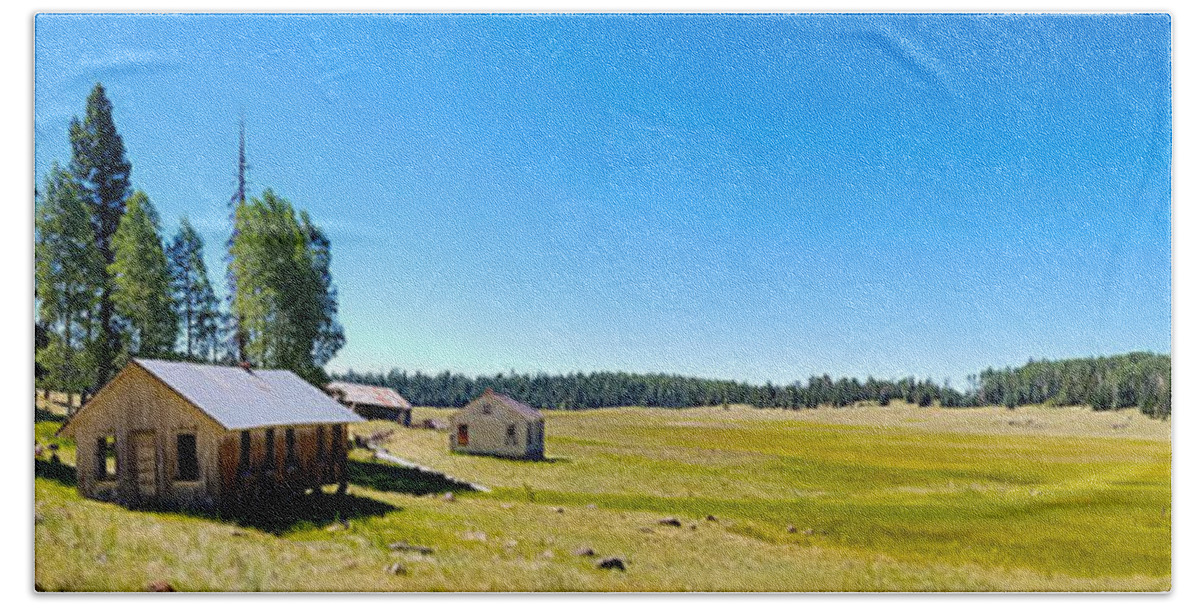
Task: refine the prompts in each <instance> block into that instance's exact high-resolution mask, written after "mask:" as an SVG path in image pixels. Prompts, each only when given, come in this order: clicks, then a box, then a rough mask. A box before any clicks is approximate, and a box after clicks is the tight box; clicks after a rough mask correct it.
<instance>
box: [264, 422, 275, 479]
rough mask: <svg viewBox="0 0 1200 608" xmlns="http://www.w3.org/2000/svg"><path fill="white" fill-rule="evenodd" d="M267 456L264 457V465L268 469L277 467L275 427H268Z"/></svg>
mask: <svg viewBox="0 0 1200 608" xmlns="http://www.w3.org/2000/svg"><path fill="white" fill-rule="evenodd" d="M266 438H267V457H266V458H264V459H263V466H264V467H266V468H267V469H274V468H275V429H267V432H266Z"/></svg>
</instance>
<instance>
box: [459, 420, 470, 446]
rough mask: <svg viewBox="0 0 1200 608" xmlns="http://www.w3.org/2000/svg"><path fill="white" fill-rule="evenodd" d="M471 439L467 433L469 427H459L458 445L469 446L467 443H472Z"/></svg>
mask: <svg viewBox="0 0 1200 608" xmlns="http://www.w3.org/2000/svg"><path fill="white" fill-rule="evenodd" d="M470 439H471V437H470V435H469V434H468V433H467V425H465V424H460V425H458V445H467V443H468V442H469V441H470Z"/></svg>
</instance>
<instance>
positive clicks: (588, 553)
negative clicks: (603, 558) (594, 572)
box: [575, 547, 596, 557]
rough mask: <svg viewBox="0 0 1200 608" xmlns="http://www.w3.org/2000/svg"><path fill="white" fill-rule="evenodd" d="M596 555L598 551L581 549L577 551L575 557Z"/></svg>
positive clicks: (586, 548)
mask: <svg viewBox="0 0 1200 608" xmlns="http://www.w3.org/2000/svg"><path fill="white" fill-rule="evenodd" d="M595 554H596V551H595V550H594V549H592V548H591V547H580V548H578V549H576V550H575V555H578V556H579V557H591V556H593V555H595Z"/></svg>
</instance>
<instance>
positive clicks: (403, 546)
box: [388, 541, 433, 555]
mask: <svg viewBox="0 0 1200 608" xmlns="http://www.w3.org/2000/svg"><path fill="white" fill-rule="evenodd" d="M388 549H391V550H392V551H412V552H415V553H420V554H421V555H429V554H430V553H433V547H423V546H421V545H410V544H408V543H406V542H404V541H400V542H398V543H391V544H390V545H388Z"/></svg>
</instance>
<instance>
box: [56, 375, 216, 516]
mask: <svg viewBox="0 0 1200 608" xmlns="http://www.w3.org/2000/svg"><path fill="white" fill-rule="evenodd" d="M71 425H72V435H73V437H74V439H75V444H76V446H77V450H76V457H75V461H76V480H77V484H78V487H79V492H80V493H81V494H83V495H84V496H89V497H92V498H99V499H103V500H116V501H119V502H123V503H127V504H139V503H149V502H154V503H162V504H168V505H178V506H197V507H209V506H214V505H215V501H214V500H213V498H214V497H215V496H217V495H218V494H219V493H220V488H221V475H220V469H219V466H218V458H217V453H218V449H219V446H220V441H221V437H222V436H223V435H224V432H225V431H224V429H223V428H221V426H220V425H218V424H217V423H216V422H214V421H213V420H212V419H211V418H209V417H208V416H206V415H204V413H203V412H201V411H200V410H198V409H196V408H195V407H193V406H192V405H191V404H190V403H188V402H187V401H185V400H184V399H183V398H182V397H180V396H179V395H178V394H176V393H175V392H174V391H172V390H171V389H170V388H168V387H167V386H166V385H164V384H162V383H161V382H159V381H158V380H157V379H156V378H154V377H153V376H152V375H150V373H149V372H147V371H146V370H144V369H142V368H141V367H138V366H136V365H129V366H126V367H125V369H123V370H122V371H121V373H120V374H118V375H117V377H116V378H114V379H113V381H112V382H111V383H109V384H108V385H107V386H106V387H105V389H104V390H103V391H101V392H100V393H99V394H97V395H96V396H95V398H93V399H92V401H90V402H89V403H88V405H87V407H85V408H83V409H82V410H80V411H79V413H78V414H76V417H75V419H73V420H72V422H71ZM180 433H189V434H193V435H195V436H196V458H197V465H198V468H199V479H197V480H195V481H181V480H179V479H178V477H179V470H178V459H177V454H176V447H177V445H178V444H177V436H178V435H179V434H180ZM110 435H111V436H113V437H114V439H115V440H116V452H117V474H116V478H115V479H112V480H108V479H99V478H98V472H99V466H100V464H99V459H100V455H99V453H98V449H97V443H98V440H99V439H100V438H102V437H106V436H110ZM135 436H136V437H139V438H142V439H139V441H146V442H147V444H146V445H147V449H150V450H152V452H148V451H143V459H142V461H143V463H149V466H150V467H152V469H153V470H152V471H142V472H141V473H142V474H141V475H139V474H138V473H139V472H138V470H137V466H136V465H137V462H138V459H137V454H136V453H135V450H134V438H135ZM151 453H152V459H149V460H147V458H148V456H149V455H150V454H151ZM139 477H140V478H141V481H142V483H141V484H140V486H139V483H138V479H139Z"/></svg>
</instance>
